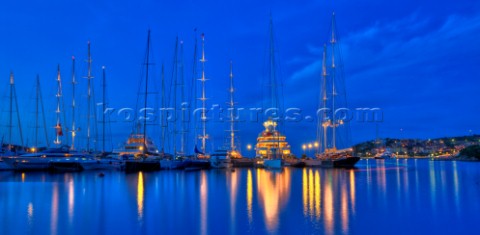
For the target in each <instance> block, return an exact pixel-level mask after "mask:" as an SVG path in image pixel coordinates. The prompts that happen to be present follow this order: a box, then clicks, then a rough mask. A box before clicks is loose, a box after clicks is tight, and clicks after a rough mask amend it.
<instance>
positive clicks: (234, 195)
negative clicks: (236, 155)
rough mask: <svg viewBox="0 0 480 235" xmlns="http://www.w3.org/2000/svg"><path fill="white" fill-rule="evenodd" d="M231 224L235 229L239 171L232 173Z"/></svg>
mask: <svg viewBox="0 0 480 235" xmlns="http://www.w3.org/2000/svg"><path fill="white" fill-rule="evenodd" d="M230 177H231V179H230V224H231V225H232V227H231V229H232V231H234V228H235V221H236V218H235V214H236V207H235V205H236V204H237V191H238V177H237V173H235V172H232V173H231V174H230Z"/></svg>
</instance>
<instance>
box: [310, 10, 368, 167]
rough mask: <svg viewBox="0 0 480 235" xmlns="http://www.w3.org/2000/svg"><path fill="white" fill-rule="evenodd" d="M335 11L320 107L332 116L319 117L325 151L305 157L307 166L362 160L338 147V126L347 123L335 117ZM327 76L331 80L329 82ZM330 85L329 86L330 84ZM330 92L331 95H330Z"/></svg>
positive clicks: (341, 164)
mask: <svg viewBox="0 0 480 235" xmlns="http://www.w3.org/2000/svg"><path fill="white" fill-rule="evenodd" d="M335 30H336V29H335V13H333V15H332V34H331V40H330V46H331V51H332V54H331V67H330V73H331V74H330V76H328V75H327V64H326V61H327V46H326V45H325V46H324V50H323V63H322V82H321V89H320V90H321V92H320V107H319V109H320V108H321V109H323V110H327V109H330V110H333V112H332V116H331V117H329V116H328V115H327V113H326V112H324V113H323V116H322V117H321V118H319V120H318V123H317V142H318V143H322V145H323V152H317V153H316V154H315V158H314V159H304V160H303V161H304V162H305V164H306V165H307V166H321V167H346V168H348V167H353V166H355V164H356V163H357V162H358V161H359V160H360V158H359V157H354V156H353V154H352V153H353V151H352V149H351V148H348V149H340V150H339V149H337V143H336V142H337V136H338V130H337V129H338V128H339V127H340V126H342V125H345V123H344V122H343V120H341V119H336V118H335V110H336V109H335V108H336V106H335V105H336V103H335V102H336V96H337V94H338V92H337V91H338V88H337V86H338V85H337V83H338V81H337V80H336V79H337V78H336V67H337V65H336V64H335V63H336V61H335V53H338V52H336V50H337V48H336V43H337V36H336V34H335V33H336V32H335ZM327 78H330V80H329V81H328V82H327ZM329 85H330V87H327V86H329ZM329 94H330V97H329Z"/></svg>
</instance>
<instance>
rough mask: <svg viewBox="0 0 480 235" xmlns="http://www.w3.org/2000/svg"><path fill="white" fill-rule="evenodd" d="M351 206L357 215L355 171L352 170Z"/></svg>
mask: <svg viewBox="0 0 480 235" xmlns="http://www.w3.org/2000/svg"><path fill="white" fill-rule="evenodd" d="M350 204H351V206H352V214H353V215H355V172H354V171H353V170H350Z"/></svg>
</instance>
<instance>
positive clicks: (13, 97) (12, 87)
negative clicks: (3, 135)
mask: <svg viewBox="0 0 480 235" xmlns="http://www.w3.org/2000/svg"><path fill="white" fill-rule="evenodd" d="M13 102H15V110H16V112H17V122H18V129H19V134H20V143H21V145H22V146H23V134H22V124H21V123H20V113H19V112H18V101H17V92H16V90H15V79H14V76H13V72H10V112H9V114H10V116H9V127H8V138H9V140H8V141H9V143H8V144H9V150H11V147H12V128H13Z"/></svg>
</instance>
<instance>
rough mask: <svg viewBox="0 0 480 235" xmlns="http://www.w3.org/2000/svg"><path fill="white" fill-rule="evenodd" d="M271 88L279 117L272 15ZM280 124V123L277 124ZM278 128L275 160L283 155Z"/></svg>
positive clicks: (273, 105)
mask: <svg viewBox="0 0 480 235" xmlns="http://www.w3.org/2000/svg"><path fill="white" fill-rule="evenodd" d="M269 31H270V86H271V91H270V92H271V94H270V95H271V102H272V103H271V105H272V107H271V108H275V109H276V110H275V112H276V115H277V117H278V116H279V114H280V102H279V97H278V93H277V74H276V68H275V36H274V32H273V19H272V15H271V14H270V27H269ZM277 124H278V123H277ZM276 126H277V125H274V126H273V127H274V128H273V132H274V136H275V137H276V142H277V144H276V150H275V156H274V158H278V157H279V155H280V156H281V155H283V153H281V151H280V132H279V131H277V130H276ZM267 152H268V151H267Z"/></svg>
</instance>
